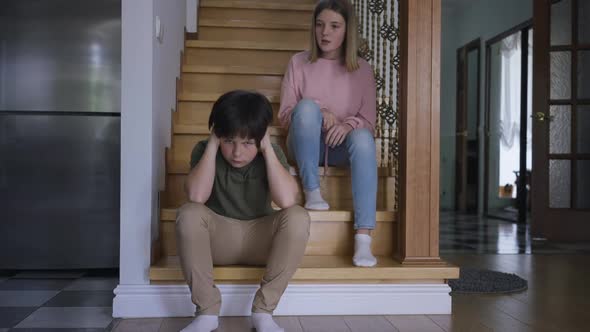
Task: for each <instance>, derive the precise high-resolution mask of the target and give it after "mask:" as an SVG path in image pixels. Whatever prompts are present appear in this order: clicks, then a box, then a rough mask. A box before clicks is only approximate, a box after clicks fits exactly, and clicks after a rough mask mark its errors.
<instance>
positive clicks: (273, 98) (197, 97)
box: [178, 91, 280, 103]
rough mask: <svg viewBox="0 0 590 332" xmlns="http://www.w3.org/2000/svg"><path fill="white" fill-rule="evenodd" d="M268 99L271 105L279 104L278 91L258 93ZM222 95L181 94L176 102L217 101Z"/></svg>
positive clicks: (218, 93)
mask: <svg viewBox="0 0 590 332" xmlns="http://www.w3.org/2000/svg"><path fill="white" fill-rule="evenodd" d="M258 92H260V93H262V94H263V95H265V96H266V98H268V100H269V101H270V102H271V103H279V101H280V92H279V91H258ZM222 94H223V93H221V92H216V93H194V92H181V93H179V94H178V101H180V102H183V101H217V99H219V97H220V96H221V95H222Z"/></svg>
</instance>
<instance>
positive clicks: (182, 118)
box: [173, 101, 280, 126]
mask: <svg viewBox="0 0 590 332" xmlns="http://www.w3.org/2000/svg"><path fill="white" fill-rule="evenodd" d="M213 104H214V102H213V101H188V102H187V101H181V102H179V103H178V109H177V111H176V112H175V113H174V120H173V121H174V123H175V124H188V125H201V126H207V125H208V123H209V115H210V114H211V110H212V109H213ZM271 106H272V110H273V122H272V125H275V126H279V125H280V124H279V119H278V117H277V114H278V112H279V104H278V103H271Z"/></svg>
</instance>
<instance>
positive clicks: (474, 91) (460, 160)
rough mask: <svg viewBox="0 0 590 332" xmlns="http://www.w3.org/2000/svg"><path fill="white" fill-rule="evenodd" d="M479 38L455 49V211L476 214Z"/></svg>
mask: <svg viewBox="0 0 590 332" xmlns="http://www.w3.org/2000/svg"><path fill="white" fill-rule="evenodd" d="M480 45H481V41H480V39H479V38H478V39H475V40H473V41H471V42H469V43H467V44H466V45H464V46H463V47H460V48H459V49H458V50H457V118H456V131H457V132H456V141H455V142H456V143H455V144H456V151H457V152H456V160H455V164H456V167H455V170H456V175H455V181H456V182H455V188H456V195H455V209H456V210H457V211H458V212H463V213H476V212H477V202H478V172H479V171H478V170H479V138H480V137H479V133H478V130H477V128H479V82H480V79H479V77H480V75H479V74H480V73H479V71H480V70H479V68H480V48H481V46H480Z"/></svg>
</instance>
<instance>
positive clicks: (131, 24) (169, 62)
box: [115, 0, 186, 302]
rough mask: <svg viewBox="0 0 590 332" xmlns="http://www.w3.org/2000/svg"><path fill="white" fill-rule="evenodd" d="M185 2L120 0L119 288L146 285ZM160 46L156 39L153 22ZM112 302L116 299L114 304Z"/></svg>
mask: <svg viewBox="0 0 590 332" xmlns="http://www.w3.org/2000/svg"><path fill="white" fill-rule="evenodd" d="M185 1H186V0H122V50H121V51H122V60H121V85H122V88H121V89H122V91H121V92H122V93H121V241H120V242H121V260H120V284H123V285H125V284H148V283H149V275H148V271H149V266H150V249H151V242H152V240H153V239H155V238H156V237H157V236H158V233H157V231H158V227H157V225H158V215H159V214H158V208H159V207H158V193H159V191H160V190H161V189H162V188H163V184H164V151H165V147H166V146H168V145H169V143H170V110H171V109H173V108H174V105H175V97H176V95H175V92H176V84H175V78H176V77H177V76H178V75H179V61H180V50H181V49H182V47H183V43H182V42H183V32H184V25H185V22H186V2H185ZM156 16H159V17H160V20H161V23H162V25H163V41H162V43H160V42H159V41H158V40H156V37H155V28H154V25H155V17H156ZM116 301H117V299H115V302H116Z"/></svg>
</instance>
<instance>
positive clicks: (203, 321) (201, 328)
mask: <svg viewBox="0 0 590 332" xmlns="http://www.w3.org/2000/svg"><path fill="white" fill-rule="evenodd" d="M218 326H219V318H218V317H217V316H215V315H199V316H197V318H195V320H193V321H192V323H190V324H188V326H187V327H185V328H184V329H182V330H180V332H211V331H213V330H215V329H216V328H217V327H218Z"/></svg>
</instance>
